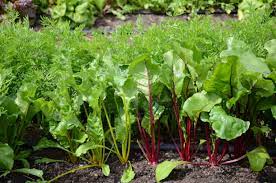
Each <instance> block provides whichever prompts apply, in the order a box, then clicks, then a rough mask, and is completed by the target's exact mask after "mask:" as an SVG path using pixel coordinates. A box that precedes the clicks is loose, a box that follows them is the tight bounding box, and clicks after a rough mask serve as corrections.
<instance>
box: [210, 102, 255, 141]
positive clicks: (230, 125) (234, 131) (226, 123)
mask: <svg viewBox="0 0 276 183" xmlns="http://www.w3.org/2000/svg"><path fill="white" fill-rule="evenodd" d="M208 122H209V123H210V124H211V126H212V129H213V130H214V131H215V134H216V136H217V137H219V138H221V139H225V140H228V141H229V140H232V139H235V138H237V137H239V136H241V135H242V134H243V133H245V132H246V131H247V130H248V128H249V125H250V122H249V121H243V120H242V119H239V118H236V117H233V116H230V115H228V114H227V113H226V112H225V111H224V110H223V108H222V107H221V106H215V107H214V108H213V109H212V110H211V112H210V114H209V120H208Z"/></svg>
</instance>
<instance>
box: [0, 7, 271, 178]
mask: <svg viewBox="0 0 276 183" xmlns="http://www.w3.org/2000/svg"><path fill="white" fill-rule="evenodd" d="M9 16H10V17H8V18H7V19H5V20H4V22H3V24H0V50H1V52H0V74H1V75H0V76H1V77H0V89H1V90H0V92H1V93H0V94H1V95H0V122H1V126H0V154H1V155H3V156H0V172H1V174H0V175H2V176H3V177H1V179H0V181H2V182H16V183H17V182H27V180H29V182H30V181H31V182H39V183H45V182H47V181H48V180H50V182H55V181H54V180H56V182H68V183H69V182H120V181H121V180H122V182H124V183H125V182H130V181H133V182H140V183H141V182H149V183H151V182H155V181H156V180H157V181H158V182H159V181H162V180H164V181H165V182H166V181H168V182H188V183H192V182H208V183H209V182H210V183H211V182H273V180H274V179H275V178H276V175H275V174H276V167H275V163H274V164H273V161H272V160H273V159H274V158H275V157H274V156H275V152H274V150H275V149H274V146H275V139H276V138H275V137H276V136H275V130H276V127H275V123H274V122H275V119H276V98H275V97H276V96H275V92H276V89H275V88H276V87H275V80H276V65H275V63H276V62H275V61H276V57H275V56H276V54H275V51H276V50H275V48H276V39H275V38H276V31H275V30H276V29H275V25H276V24H275V21H276V19H275V17H271V14H270V12H264V11H260V12H256V14H255V16H248V17H247V18H245V19H243V20H241V21H236V20H233V17H230V18H228V16H224V15H220V16H218V17H214V16H213V17H210V16H209V17H204V16H196V17H193V18H189V17H186V16H181V17H177V18H173V19H170V20H165V19H167V18H166V17H164V16H162V15H152V14H143V15H142V16H141V19H140V20H141V21H140V20H139V19H138V21H137V17H138V15H127V16H126V21H121V20H116V21H115V20H114V17H106V18H104V19H102V20H98V21H97V22H96V27H97V28H98V29H94V30H92V33H91V32H88V34H87V35H86V36H85V34H86V33H84V32H83V29H82V28H83V27H80V28H76V29H75V30H72V27H71V25H70V24H69V23H64V22H56V21H53V20H50V19H47V18H45V19H44V21H43V23H42V25H43V27H42V28H39V31H34V30H33V29H29V24H28V21H27V20H25V21H23V22H20V20H19V22H18V19H17V16H16V15H13V14H12V13H11V14H10V15H9ZM234 18H235V17H234ZM186 19H189V21H186ZM163 20H164V21H163ZM183 20H185V21H183ZM221 20H222V21H221ZM136 21H137V23H134V22H136ZM126 22H130V24H125V23H126ZM122 24H124V25H122ZM90 33H91V35H90V36H89V34H90ZM136 142H137V143H136ZM166 144H167V145H166ZM168 144H169V145H168ZM45 157H46V158H48V159H45ZM39 158H44V159H39ZM49 158H51V159H49ZM53 159H54V160H53ZM39 161H40V162H39ZM42 161H44V163H41V162H42ZM51 161H52V162H51ZM53 161H54V162H53ZM77 169H78V171H77ZM80 169H84V170H80ZM174 169H175V170H174ZM66 171H69V172H68V173H66ZM123 172H124V173H123ZM21 173H23V174H21ZM64 173H65V174H64ZM170 173H171V174H170ZM169 174H170V175H169ZM122 175H123V176H122ZM56 176H57V177H56ZM167 176H168V177H167Z"/></svg>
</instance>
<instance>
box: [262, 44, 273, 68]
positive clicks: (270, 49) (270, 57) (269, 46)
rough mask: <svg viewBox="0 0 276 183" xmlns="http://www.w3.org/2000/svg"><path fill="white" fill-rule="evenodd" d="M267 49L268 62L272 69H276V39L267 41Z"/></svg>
mask: <svg viewBox="0 0 276 183" xmlns="http://www.w3.org/2000/svg"><path fill="white" fill-rule="evenodd" d="M264 47H265V49H266V50H267V52H268V55H267V58H266V63H267V64H268V65H269V67H270V69H271V70H272V71H275V70H276V39H272V40H270V41H268V42H267V43H265V46H264Z"/></svg>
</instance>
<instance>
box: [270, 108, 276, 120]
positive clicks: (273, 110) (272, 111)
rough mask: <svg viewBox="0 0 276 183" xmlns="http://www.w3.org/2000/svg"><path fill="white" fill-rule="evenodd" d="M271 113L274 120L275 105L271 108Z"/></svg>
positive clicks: (275, 113) (275, 115)
mask: <svg viewBox="0 0 276 183" xmlns="http://www.w3.org/2000/svg"><path fill="white" fill-rule="evenodd" d="M271 113H272V116H273V117H274V119H276V105H274V106H273V107H271Z"/></svg>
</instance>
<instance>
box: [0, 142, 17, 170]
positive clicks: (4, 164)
mask: <svg viewBox="0 0 276 183" xmlns="http://www.w3.org/2000/svg"><path fill="white" fill-rule="evenodd" d="M0 154H1V156H0V167H1V168H2V169H4V170H11V169H12V167H13V163H14V152H13V149H12V148H11V147H10V146H9V145H8V144H2V143H0Z"/></svg>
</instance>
